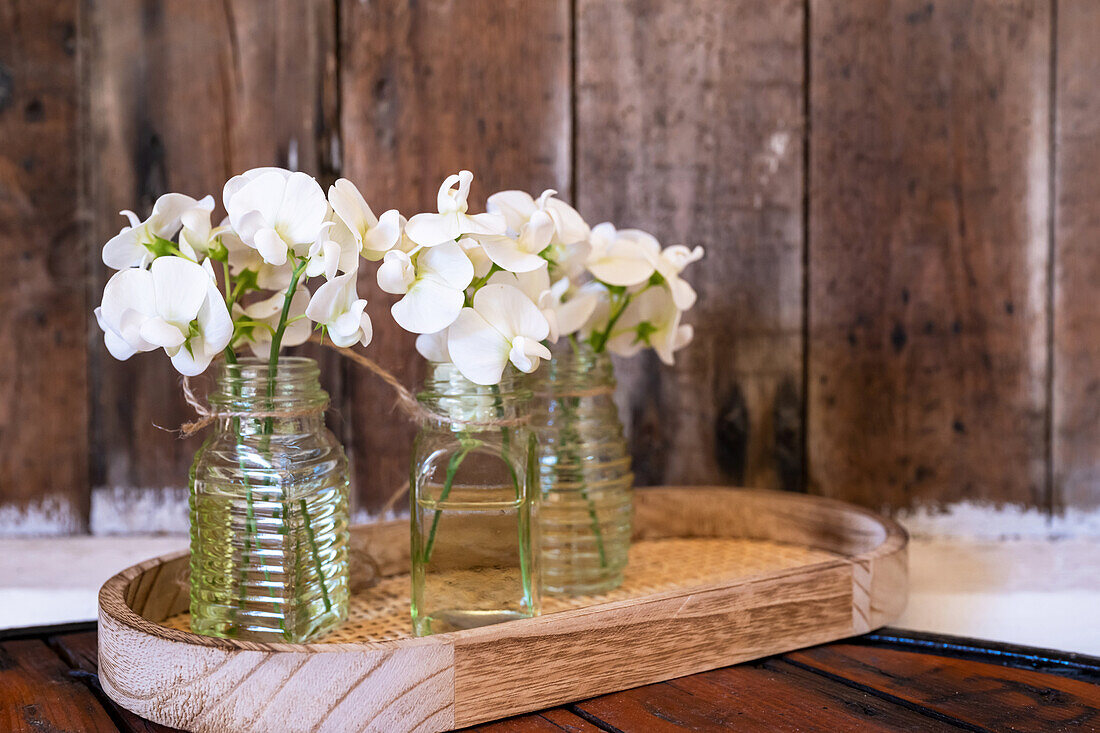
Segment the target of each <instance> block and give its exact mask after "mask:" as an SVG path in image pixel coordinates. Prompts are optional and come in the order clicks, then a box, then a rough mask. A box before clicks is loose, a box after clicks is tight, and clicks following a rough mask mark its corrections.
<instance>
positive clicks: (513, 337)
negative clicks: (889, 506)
mask: <svg viewBox="0 0 1100 733" xmlns="http://www.w3.org/2000/svg"><path fill="white" fill-rule="evenodd" d="M549 333H550V324H549V323H547V322H546V318H545V317H544V316H543V315H542V313H540V312H539V309H538V306H536V305H535V304H534V303H532V302H531V299H530V298H528V297H527V296H526V295H524V294H523V292H522V291H520V290H519V289H517V288H514V287H511V286H509V285H496V284H494V285H485V286H484V287H482V288H481V289H480V290H478V291H477V292H476V293H474V298H473V307H472V308H463V309H462V312H461V313H459V314H458V318H457V319H456V320H455V322H454V323H453V324H452V325H451V327H450V328H449V329H447V352H448V354H449V355H450V357H451V361H453V362H454V365H455V366H456V367H458V370H459V371H460V372H462V376H464V377H466V378H467V379H469V380H470V381H471V382H473V383H474V384H482V385H489V384H499V383H500V378H501V376H502V375H503V374H504V367H506V366H507V365H508V362H511V363H512V364H513V365H514V366H515V367H516V369H519V370H520V371H521V372H525V373H527V374H530V373H531V372H533V371H535V369H537V368H538V365H539V360H540V359H549V358H550V350H549V349H548V348H546V347H545V346H544V345H543V344H542V343H541V341H542V340H543V339H545V338H546V337H547V336H548V335H549Z"/></svg>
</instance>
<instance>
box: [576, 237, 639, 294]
mask: <svg viewBox="0 0 1100 733" xmlns="http://www.w3.org/2000/svg"><path fill="white" fill-rule="evenodd" d="M620 253H621V254H620ZM588 270H589V272H591V273H592V274H593V275H594V276H595V277H596V278H597V279H598V280H602V281H603V282H605V283H607V284H608V285H621V286H627V287H629V286H631V285H638V284H640V283H644V282H645V281H646V280H648V279H649V278H650V277H651V276H652V275H653V272H654V267H653V264H652V263H650V262H649V261H648V260H646V259H644V258H642V257H633V256H630V254H629V253H626V252H623V251H622V248H621V247H618V245H612V247H611V248H609V249H608V251H607V253H605V254H604V256H603V257H600V258H599V259H596V260H594V261H590V262H589V263H588Z"/></svg>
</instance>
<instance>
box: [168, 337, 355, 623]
mask: <svg viewBox="0 0 1100 733" xmlns="http://www.w3.org/2000/svg"><path fill="white" fill-rule="evenodd" d="M319 375H320V370H319V369H318V367H317V363H316V362H315V361H313V360H312V359H303V358H294V357H285V356H284V357H281V358H280V359H279V364H278V367H277V370H276V371H275V372H274V373H273V372H272V371H271V370H270V369H269V368H268V365H267V363H266V362H265V361H261V360H259V359H251V358H249V359H241V360H240V361H239V362H238V363H236V364H223V365H222V366H221V368H220V371H219V374H218V378H217V385H216V387H215V390H214V392H213V393H212V394H210V396H209V401H210V405H211V407H212V408H213V409H214V410H215V411H217V412H220V413H231V414H232V415H233V416H219V417H218V418H217V420H216V422H215V427H214V428H213V430H212V432H211V434H210V436H209V437H208V438H207V439H206V442H204V443H203V445H202V447H201V448H199V451H198V453H197V454H196V455H195V462H194V464H193V465H192V467H191V500H190V503H191V630H192V631H194V632H196V633H199V634H206V635H208V636H224V637H231V638H234V639H247V640H252V641H289V642H294V643H302V642H305V641H309V640H310V639H313V638H316V637H317V636H319V635H321V634H323V633H324V632H326V631H329V630H330V629H332V628H334V627H335V626H337V625H338V624H339V623H340V622H341V621H343V620H344V619H345V618H346V617H347V612H348V563H347V544H348V464H347V459H346V458H345V456H344V449H343V448H342V447H341V446H340V444H339V443H338V442H337V441H336V438H335V437H334V436H333V434H332V433H331V432H329V430H328V428H326V427H325V422H324V408H325V406H326V405H327V404H328V396H327V395H326V394H325V392H324V390H322V389H321V385H320V382H319V380H318V377H319ZM272 413H274V414H272Z"/></svg>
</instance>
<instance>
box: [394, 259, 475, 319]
mask: <svg viewBox="0 0 1100 733" xmlns="http://www.w3.org/2000/svg"><path fill="white" fill-rule="evenodd" d="M414 256H415V258H416V262H415V264H414V263H413V260H412V258H411V257H410V256H409V255H408V254H406V253H405V252H402V251H400V250H390V251H389V252H387V253H386V256H385V257H384V258H383V259H382V265H381V266H380V267H379V268H378V287H380V288H382V290H384V291H386V292H387V293H393V294H395V295H401V294H404V296H405V297H403V298H402V299H401V300H399V301H397V302H396V303H394V304H393V307H392V308H391V309H390V312H391V313H392V314H393V319H394V320H395V321H397V325H399V326H401V328H403V329H405V330H406V331H410V332H412V333H435V332H436V331H442V330H443V329H444V328H446V327H447V326H449V325H451V323H453V322H454V320H455V318H457V317H458V314H459V311H461V310H462V304H463V303H464V302H465V300H466V296H465V290H466V288H467V287H468V286H469V285H470V283H471V282H473V279H474V266H473V264H472V263H471V262H470V258H469V257H467V256H466V254H465V253H464V252H463V251H462V247H460V246H459V245H458V244H457V243H456V242H446V243H444V244H440V245H438V246H435V247H429V248H425V249H422V250H420V251H419V252H415V253H414Z"/></svg>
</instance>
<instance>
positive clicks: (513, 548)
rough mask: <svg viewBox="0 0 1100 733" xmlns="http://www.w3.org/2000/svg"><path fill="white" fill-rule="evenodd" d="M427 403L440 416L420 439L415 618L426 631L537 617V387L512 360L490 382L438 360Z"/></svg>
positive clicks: (414, 486) (415, 464)
mask: <svg viewBox="0 0 1100 733" xmlns="http://www.w3.org/2000/svg"><path fill="white" fill-rule="evenodd" d="M429 369H430V374H429V376H428V378H427V380H426V381H425V384H424V391H423V392H421V393H420V395H418V397H419V400H420V403H421V404H422V405H423V406H424V407H425V408H426V409H427V410H429V411H431V412H432V413H435V414H437V415H440V416H442V418H441V419H437V420H430V421H429V422H427V423H426V424H425V425H423V426H422V427H421V429H420V432H419V433H418V434H417V436H416V442H415V444H414V447H413V457H412V475H411V477H410V482H409V486H410V487H411V490H410V492H409V493H410V496H411V503H412V618H413V631H414V633H416V634H417V635H418V636H424V635H427V634H438V633H442V632H447V631H455V630H459V629H469V628H474V627H476V626H486V625H488V624H495V623H500V622H502V621H511V620H513V619H519V618H527V617H530V616H535V615H538V613H539V606H540V598H539V578H538V557H537V551H536V548H537V544H536V541H535V538H534V536H533V532H534V530H535V520H536V507H537V501H536V500H537V498H538V484H537V482H536V481H535V476H534V468H535V464H534V456H535V439H534V435H532V433H531V431H530V429H529V428H528V426H527V425H526V420H527V409H528V407H529V403H530V396H531V393H530V391H529V390H527V389H526V388H524V387H521V386H520V384H519V383H520V381H521V380H519V379H517V378H516V376H515V375H514V373H513V371H512V370H511V368H509V369H508V371H507V372H506V373H505V375H504V378H503V380H501V383H500V384H499V385H494V386H491V387H482V386H479V385H476V384H474V383H472V382H470V381H469V380H467V379H466V378H465V377H463V376H462V375H461V374H460V373H459V372H458V370H457V369H456V368H455V367H454V366H453V365H451V364H431V365H430V367H429Z"/></svg>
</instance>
